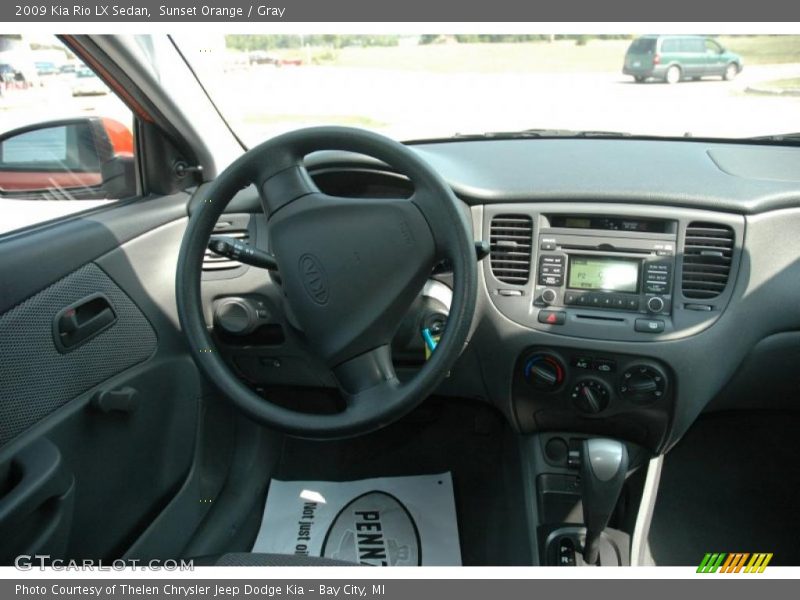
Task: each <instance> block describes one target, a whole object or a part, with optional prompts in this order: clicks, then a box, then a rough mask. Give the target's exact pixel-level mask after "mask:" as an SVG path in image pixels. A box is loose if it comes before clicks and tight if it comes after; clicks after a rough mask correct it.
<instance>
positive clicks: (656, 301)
mask: <svg viewBox="0 0 800 600" xmlns="http://www.w3.org/2000/svg"><path fill="white" fill-rule="evenodd" d="M647 310H649V311H650V312H651V313H660V312H661V311H662V310H664V300H663V299H662V298H659V297H658V296H653V297H652V298H648V300H647Z"/></svg>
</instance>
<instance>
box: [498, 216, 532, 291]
mask: <svg viewBox="0 0 800 600" xmlns="http://www.w3.org/2000/svg"><path fill="white" fill-rule="evenodd" d="M489 238H490V239H489V242H490V244H491V255H490V259H491V261H492V273H493V274H494V276H495V277H496V278H497V279H498V280H499V281H502V282H504V283H511V284H516V285H524V284H526V283H528V277H529V276H530V271H531V240H532V239H533V220H532V219H531V218H530V217H528V216H526V215H498V216H496V217H494V218H493V219H492V225H491V228H490V232H489Z"/></svg>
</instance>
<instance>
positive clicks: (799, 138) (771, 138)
mask: <svg viewBox="0 0 800 600" xmlns="http://www.w3.org/2000/svg"><path fill="white" fill-rule="evenodd" d="M745 139H748V140H755V141H758V142H778V143H780V142H792V143H795V144H796V143H800V131H799V132H795V133H780V134H778V135H759V136H755V137H749V138H745Z"/></svg>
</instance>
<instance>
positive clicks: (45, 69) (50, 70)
mask: <svg viewBox="0 0 800 600" xmlns="http://www.w3.org/2000/svg"><path fill="white" fill-rule="evenodd" d="M35 65H36V73H37V74H38V75H40V76H43V75H55V74H56V73H58V67H56V65H55V63H53V62H50V61H36V63H35Z"/></svg>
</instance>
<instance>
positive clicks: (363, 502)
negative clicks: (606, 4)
mask: <svg viewBox="0 0 800 600" xmlns="http://www.w3.org/2000/svg"><path fill="white" fill-rule="evenodd" d="M647 39H650V38H647ZM652 39H654V40H658V41H656V42H654V43H655V44H661V46H660V48H659V47H656V50H657V51H658V52H659V53H663V55H664V56H666V54H667V49H665V48H664V45H665V44H667V42H668V41H669V39H672V38H662V37H658V38H652ZM675 39H678V38H675ZM680 39H681V40H682V39H690V38H680ZM691 39H694V38H691ZM697 39H700V38H697ZM639 41H640V40H636V41H633V46H636V45H637V44H638V43H639ZM0 42H2V43H0V62H2V63H3V64H10V65H12V67H13V69H14V72H17V73H25V72H28V69H29V65H33V64H34V63H35V62H37V61H39V62H41V61H43V60H46V61H49V62H52V63H53V64H54V65H55V66H56V67H57V72H56V73H54V74H52V75H48V77H47V78H46V80H43V81H37V83H36V84H35V85H17V83H18V82H15V81H14V80H4V81H3V82H2V84H0V85H2V86H3V95H2V97H0V108H2V109H3V115H4V116H3V121H2V124H3V125H2V129H3V131H2V132H1V133H0V211H2V212H1V213H0V214H2V215H3V217H2V234H1V235H0V281H2V282H3V283H2V285H0V561H2V564H15V563H17V564H18V566H19V565H20V564H21V563H20V560H21V559H20V557H28V558H27V559H25V561H28V562H27V563H25V561H23V563H25V564H34V563H35V561H36V560H37V559H36V557H37V556H42V555H47V556H48V557H49V558H47V559H46V562H50V561H62V564H63V561H67V562H69V561H78V560H89V559H91V560H95V561H111V560H128V561H134V560H138V561H157V562H158V561H165V560H171V561H194V564H222V565H318V564H340V565H342V564H343V565H354V564H367V565H429V564H435V565H460V564H463V565H545V566H546V565H566V566H582V565H593V564H599V565H602V566H611V565H653V564H655V565H697V564H699V563H700V562H701V561H702V559H703V556H704V555H705V554H706V553H707V552H711V551H713V552H748V553H751V554H754V555H758V556H760V557H761V559H760V561H759V565H762V566H765V565H766V564H784V565H786V564H798V550H797V546H796V544H795V543H793V542H794V539H793V538H794V533H795V532H794V530H793V529H792V528H791V527H786V524H787V523H793V522H794V521H795V520H796V519H794V515H795V514H796V511H797V510H798V508H799V506H798V499H797V494H795V493H794V492H795V490H796V489H797V486H798V484H800V470H799V469H798V468H797V466H796V464H797V462H798V460H800V451H799V450H798V446H797V444H796V443H795V437H796V431H797V427H798V424H800V415H798V412H797V403H796V402H795V396H796V389H797V385H798V380H797V377H798V372H797V368H796V362H797V354H798V348H800V338H798V334H797V331H798V330H800V312H799V311H798V310H797V302H796V298H797V294H798V281H800V238H798V236H797V235H796V231H797V230H798V227H800V148H798V147H797V139H798V137H797V136H798V134H795V133H793V132H795V131H800V100H799V99H798V98H797V97H796V96H794V95H793V94H791V93H784V91H785V90H791V89H794V86H795V84H796V82H797V81H798V80H800V79H798V76H799V75H800V64H797V63H796V62H794V61H795V59H794V58H793V57H794V56H795V55H796V52H793V51H792V48H794V47H796V44H797V43H798V38H797V37H792V36H741V37H737V36H729V37H727V38H724V39H720V40H719V44H720V47H723V46H722V45H724V47H725V48H728V49H730V51H731V52H735V53H736V55H739V56H741V57H742V61H743V62H747V64H748V69H747V70H745V71H743V72H742V73H741V74H740V76H739V77H737V78H735V79H733V80H731V81H725V82H708V83H705V82H698V83H697V84H694V85H685V86H684V85H682V86H663V85H662V86H659V85H646V86H639V85H631V82H630V78H629V77H627V76H623V75H622V74H620V73H619V65H620V63H621V61H622V60H623V59H624V57H625V54H626V51H627V49H628V47H629V46H631V42H632V38H631V36H627V35H619V36H594V37H592V36H537V35H530V36H513V38H511V37H510V36H509V37H504V36H480V35H463V36H462V35H427V36H404V35H395V36H371V37H365V36H346V35H329V36H316V35H306V36H303V37H302V38H301V37H300V36H277V35H271V36H262V35H227V36H222V35H220V36H216V37H215V36H210V37H209V38H208V39H204V40H203V47H202V48H200V47H199V46H198V42H197V41H195V40H193V39H190V38H188V37H187V36H178V35H174V36H166V35H152V36H150V35H120V36H103V35H89V36H84V35H81V36H78V35H76V36H72V35H65V36H61V37H60V38H59V39H55V38H53V39H50V40H48V41H46V43H45V42H44V41H43V40H41V39H38V38H36V39H32V38H30V37H26V36H20V35H0ZM633 46H631V48H633ZM208 47H213V48H214V50H215V51H214V52H208V51H207V50H208ZM42 48H46V50H44V52H46V54H47V56H41V55H39V54H37V53H41V52H43V50H42ZM253 53H262V54H264V55H266V54H269V55H270V56H273V57H274V60H270V61H252V60H250V59H249V57H250V56H252V55H254V54H253ZM736 55H734V54H731V55H730V56H736ZM629 56H630V55H629ZM763 57H769V58H768V59H764V58H763ZM731 60H733V59H731ZM740 64H742V63H737V74H738V71H739V66H738V65H740ZM62 67H63V68H62ZM85 69H91V70H92V72H94V73H96V75H97V77H98V78H99V79H100V80H102V82H103V85H104V86H107V87H108V89H109V90H110V92H112V93H108V94H102V95H95V96H75V97H73V95H72V90H73V86H74V84H75V82H74V81H73V80H74V77H75V73H76V72H78V73H80V72H82V71H83V70H85ZM626 69H627V67H626ZM683 74H684V75H687V76H688V75H689V73H683ZM638 76H639V75H637V77H638ZM642 76H644V75H642ZM31 77H35V74H34V75H31ZM727 79H730V78H727ZM773 92H774V93H773ZM654 115H658V116H659V118H658V119H654V118H653V117H654ZM399 140H402V142H401V141H399ZM765 557H768V558H765ZM43 560H44V559H43ZM31 561H33V562H31ZM25 564H22V567H21V568H24V566H25ZM35 564H38V563H35Z"/></svg>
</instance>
